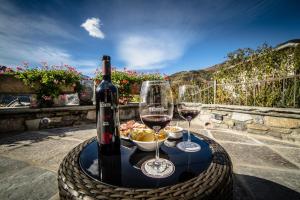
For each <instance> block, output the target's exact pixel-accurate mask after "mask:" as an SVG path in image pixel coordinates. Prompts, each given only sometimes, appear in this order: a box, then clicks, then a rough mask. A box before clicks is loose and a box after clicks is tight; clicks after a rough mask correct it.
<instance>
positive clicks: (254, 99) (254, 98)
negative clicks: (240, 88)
mask: <svg viewBox="0 0 300 200" xmlns="http://www.w3.org/2000/svg"><path fill="white" fill-rule="evenodd" d="M255 86H256V84H255V83H254V85H253V103H254V106H255V101H256V97H255Z"/></svg>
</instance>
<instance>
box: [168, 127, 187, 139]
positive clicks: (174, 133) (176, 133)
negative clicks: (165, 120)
mask: <svg viewBox="0 0 300 200" xmlns="http://www.w3.org/2000/svg"><path fill="white" fill-rule="evenodd" d="M164 130H165V131H166V132H167V133H168V134H169V138H171V139H179V138H181V137H182V131H183V128H181V127H179V126H167V127H166V128H165V129H164Z"/></svg>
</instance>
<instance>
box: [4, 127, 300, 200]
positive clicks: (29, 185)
mask: <svg viewBox="0 0 300 200" xmlns="http://www.w3.org/2000/svg"><path fill="white" fill-rule="evenodd" d="M180 125H183V124H181V123H180ZM196 128H197V127H196ZM193 131H197V132H200V133H202V134H205V135H207V136H209V137H211V138H213V139H215V140H216V141H217V142H219V143H220V144H221V145H222V146H223V147H224V148H225V149H226V150H227V152H228V153H229V155H230V157H231V159H232V162H233V169H234V199H273V200H274V199H275V200H276V199H289V200H292V199H298V200H299V199H300V145H297V144H294V143H287V142H283V141H280V140H274V139H271V138H267V137H263V136H258V135H253V134H247V133H245V132H238V131H233V130H222V129H210V130H203V129H202V130H201V129H199V127H198V128H197V129H195V128H194V129H193ZM93 136H96V130H95V125H93V124H91V125H85V126H79V127H66V128H57V129H48V130H42V131H30V132H29V131H28V132H23V133H21V134H4V135H3V134H2V135H1V136H0V199H1V200H2V199H3V200H6V199H18V200H20V199H26V200H27V199H38V200H43V199H51V200H54V199H55V200H56V199H59V197H58V189H57V170H58V167H59V163H60V162H61V161H62V159H63V157H64V156H65V155H66V154H67V153H68V151H70V150H71V149H72V148H73V147H75V146H76V145H78V144H79V143H81V142H83V141H84V140H86V139H89V138H91V137H93Z"/></svg>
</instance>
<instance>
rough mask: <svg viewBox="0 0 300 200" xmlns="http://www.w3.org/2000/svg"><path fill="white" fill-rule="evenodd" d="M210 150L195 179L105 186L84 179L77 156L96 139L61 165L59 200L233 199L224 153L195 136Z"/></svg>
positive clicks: (227, 158) (227, 162)
mask: <svg viewBox="0 0 300 200" xmlns="http://www.w3.org/2000/svg"><path fill="white" fill-rule="evenodd" d="M198 137H199V138H200V139H201V140H203V141H204V142H205V143H207V144H208V146H209V148H210V150H211V155H212V156H211V162H210V163H209V166H207V167H206V169H203V171H202V172H201V173H199V174H198V175H197V176H195V177H194V178H190V179H188V180H185V181H182V182H180V181H178V183H177V184H172V185H169V186H158V187H157V188H129V187H123V186H114V185H108V184H104V183H102V182H101V181H98V180H95V179H94V178H92V177H90V176H89V175H87V174H86V173H85V172H84V171H83V170H82V169H81V167H80V165H79V156H80V154H81V152H82V151H83V150H84V149H85V147H86V146H89V144H91V143H93V142H94V141H95V138H91V139H89V140H86V141H85V142H83V143H81V144H79V145H78V146H76V147H75V148H74V149H72V150H71V151H70V152H69V153H68V155H67V156H66V157H65V158H64V160H63V161H62V163H61V164H60V167H59V170H58V188H59V196H60V199H62V200H63V199H85V200H92V199H123V200H125V199H127V200H129V199H138V200H142V199H152V200H158V199H220V200H221V199H222V200H227V199H232V193H233V181H232V163H231V161H230V158H229V156H228V154H227V153H226V151H225V150H224V149H223V148H222V146H221V145H219V144H218V143H216V142H215V141H214V140H212V139H210V138H208V137H206V136H203V135H198Z"/></svg>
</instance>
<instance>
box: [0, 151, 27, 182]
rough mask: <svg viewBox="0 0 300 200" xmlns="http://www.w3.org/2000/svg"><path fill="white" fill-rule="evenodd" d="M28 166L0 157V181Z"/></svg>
mask: <svg viewBox="0 0 300 200" xmlns="http://www.w3.org/2000/svg"><path fill="white" fill-rule="evenodd" d="M28 166H29V164H28V163H26V162H23V161H19V160H13V159H10V158H7V157H3V156H0V177H1V178H0V179H2V178H4V177H7V176H10V175H11V174H13V173H16V172H17V171H20V170H22V169H23V168H25V167H28Z"/></svg>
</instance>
